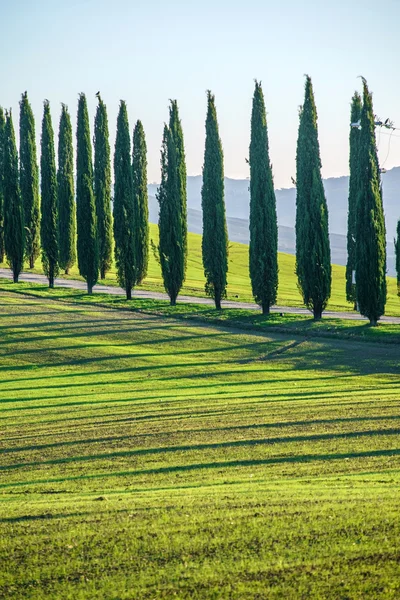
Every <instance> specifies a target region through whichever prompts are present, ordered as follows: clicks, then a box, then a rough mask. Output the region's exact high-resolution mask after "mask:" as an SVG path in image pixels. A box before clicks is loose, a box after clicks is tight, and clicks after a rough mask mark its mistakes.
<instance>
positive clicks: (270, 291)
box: [249, 81, 278, 314]
mask: <svg viewBox="0 0 400 600" xmlns="http://www.w3.org/2000/svg"><path fill="white" fill-rule="evenodd" d="M249 162H250V248H249V252H250V279H251V286H252V290H253V296H254V299H255V301H256V302H257V303H258V304H260V305H261V307H262V311H263V314H268V313H269V308H270V306H272V304H275V302H276V296H277V291H278V223H277V218H276V199H275V191H274V182H273V179H272V168H271V163H270V160H269V148H268V131H267V117H266V112H265V102H264V94H263V91H262V87H261V83H258V82H257V81H256V83H255V90H254V97H253V110H252V115H251V141H250V161H249Z"/></svg>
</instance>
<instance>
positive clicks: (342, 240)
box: [148, 167, 400, 275]
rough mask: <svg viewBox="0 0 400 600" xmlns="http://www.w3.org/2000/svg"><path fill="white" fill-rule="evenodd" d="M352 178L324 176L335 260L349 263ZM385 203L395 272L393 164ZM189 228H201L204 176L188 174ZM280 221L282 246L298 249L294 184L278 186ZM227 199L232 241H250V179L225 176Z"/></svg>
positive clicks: (153, 208)
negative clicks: (347, 235) (347, 258)
mask: <svg viewBox="0 0 400 600" xmlns="http://www.w3.org/2000/svg"><path fill="white" fill-rule="evenodd" d="M348 185H349V178H348V177H347V176H345V177H332V178H329V179H325V180H324V187H325V193H326V198H327V202H328V209H329V231H330V240H331V253H332V262H333V263H335V264H339V265H345V264H346V256H347V253H346V231H347V198H348ZM382 186H383V203H384V210H385V219H386V229H387V239H388V272H389V274H390V275H394V274H395V262H394V245H393V238H394V237H395V235H396V225H397V220H398V219H399V218H400V167H394V168H393V169H391V170H390V171H387V173H385V174H384V175H383V176H382ZM148 189H149V209H150V221H151V222H152V223H157V221H158V203H157V200H156V198H155V193H156V190H157V185H156V184H150V185H149V186H148ZM187 191H188V228H189V231H192V232H193V233H201V232H202V218H201V176H200V175H197V176H195V177H188V180H187ZM275 194H276V202H277V213H278V225H279V250H280V251H281V252H288V253H289V254H294V253H295V247H296V246H295V232H294V224H295V215H296V190H295V188H287V189H277V190H275ZM225 200H226V212H227V222H228V232H229V239H230V240H231V241H233V242H242V243H244V244H247V243H248V242H249V224H248V217H249V181H248V180H246V179H229V178H228V177H226V178H225Z"/></svg>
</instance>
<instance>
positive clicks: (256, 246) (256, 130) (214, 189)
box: [0, 76, 400, 325]
mask: <svg viewBox="0 0 400 600" xmlns="http://www.w3.org/2000/svg"><path fill="white" fill-rule="evenodd" d="M97 98H98V106H97V111H96V116H95V122H94V137H93V143H94V159H93V155H92V154H93V153H92V141H91V135H90V126H89V116H88V110H87V102H86V96H85V94H80V96H79V102H78V116H77V129H76V149H77V156H76V177H75V173H74V157H73V133H72V125H71V118H70V114H69V112H68V108H67V107H66V106H65V105H64V104H63V105H62V110H61V117H60V122H59V135H58V168H56V160H55V149H54V134H53V128H52V120H51V114H50V103H49V101H48V100H45V101H44V110H43V120H42V131H41V156H40V184H39V167H38V160H37V153H36V142H35V122H34V117H33V113H32V109H31V106H30V103H29V100H28V95H27V93H26V92H25V93H24V94H22V97H21V101H20V148H19V160H18V152H17V148H16V142H15V134H14V127H13V120H12V114H11V111H5V112H4V111H3V109H1V108H0V261H3V260H4V258H5V257H6V260H7V262H8V264H9V266H10V268H11V270H12V272H13V280H14V282H18V277H19V274H20V272H21V270H22V268H23V264H24V261H28V262H29V267H30V268H33V267H34V264H35V260H36V259H37V258H38V256H39V254H40V252H41V259H42V265H43V270H44V272H45V274H46V276H47V278H48V280H49V286H50V287H53V286H54V279H55V278H56V277H57V275H58V273H59V270H60V269H62V270H63V271H64V272H65V273H68V272H69V269H70V268H71V267H72V266H73V265H74V264H75V262H76V261H77V263H78V268H79V273H80V274H81V276H82V277H83V278H84V279H85V280H86V282H87V290H88V293H89V294H90V293H92V289H93V286H94V285H95V284H96V283H97V281H98V279H99V276H100V278H101V279H104V277H105V275H106V273H107V272H108V271H109V270H110V268H111V264H112V254H113V250H114V259H115V265H116V270H117V277H118V281H119V283H120V285H121V286H122V287H123V289H124V290H125V291H126V297H127V299H130V298H131V297H132V290H133V288H134V287H135V286H136V285H138V284H140V283H141V282H142V281H143V279H144V278H145V276H146V274H147V265H148V257H149V225H148V195H147V148H146V139H145V133H144V129H143V125H142V123H141V121H137V122H136V124H135V127H134V130H133V136H132V141H131V136H130V126H129V121H128V112H127V106H126V103H125V102H124V101H121V104H120V108H119V114H118V119H117V134H116V141H115V151H114V194H113V198H112V178H111V151H110V144H109V129H108V118H107V108H106V105H105V104H104V102H103V100H102V98H101V96H100V93H98V94H97ZM207 104H208V106H207V117H206V127H205V128H206V140H205V152H204V165H203V186H202V191H201V194H202V209H203V239H202V254H203V266H204V274H205V278H206V285H205V291H206V293H207V294H208V295H209V296H210V297H212V298H213V299H214V301H215V306H216V308H217V309H220V308H221V300H222V299H223V298H224V297H225V296H226V287H227V273H228V235H227V226H226V215H225V201H224V160H223V151H222V143H221V139H220V136H219V129H218V120H217V112H216V106H215V97H214V95H213V94H212V93H211V92H210V91H209V92H208V93H207ZM299 117H300V119H299V120H300V122H299V131H298V141H297V155H296V188H297V199H296V274H297V277H298V286H299V289H300V291H301V293H302V296H303V300H304V304H305V305H306V306H307V307H308V308H309V309H310V310H311V311H312V312H313V315H314V318H315V319H320V318H321V316H322V313H323V311H324V309H325V308H326V306H327V303H328V300H329V297H330V293H331V277H332V276H331V261H330V247H329V235H328V209H327V203H326V199H325V193H324V188H323V184H322V178H321V159H320V151H319V142H318V129H317V111H316V106H315V100H314V92H313V87H312V82H311V78H310V77H309V76H306V82H305V98H304V103H303V105H302V106H301V108H300V112H299ZM350 123H351V129H350V189H349V212H348V241H347V245H348V262H347V268H346V296H347V300H348V301H349V302H352V303H353V305H354V307H355V308H358V309H359V310H360V312H361V314H363V315H365V316H366V317H368V318H369V320H370V323H371V324H372V325H376V323H377V321H378V320H379V318H380V316H381V315H382V314H383V313H384V308H385V303H386V237H385V222H384V215H383V205H382V189H381V182H380V169H379V164H378V157H377V147H376V140H375V123H374V114H373V107H372V95H371V93H370V91H369V89H368V86H367V83H366V81H365V80H363V95H362V97H361V96H360V95H359V94H358V93H357V92H356V93H355V94H354V96H353V101H352V106H351V115H350ZM248 162H249V166H250V246H249V270H250V279H251V285H252V290H253V295H254V298H255V301H256V302H257V303H258V304H259V305H260V306H261V308H262V311H263V313H264V314H268V313H269V310H270V307H271V306H272V305H273V304H274V303H275V302H276V297H277V289H278V226H277V214H276V200H275V193H274V185H273V176H272V167H271V163H270V158H269V143H268V129H267V119H266V109H265V100H264V94H263V90H262V86H261V83H259V82H257V81H256V82H255V90H254V96H253V106H252V114H251V141H250V148H249V160H248ZM75 182H76V189H75ZM39 186H40V192H39ZM157 199H158V202H159V244H158V246H157V247H155V246H154V245H153V250H154V251H155V254H156V258H157V260H158V261H159V263H160V266H161V272H162V277H163V281H164V287H165V290H166V292H167V294H168V295H169V298H170V301H171V304H172V305H174V304H175V303H176V299H177V297H178V295H179V292H180V290H181V288H182V285H183V283H184V281H185V274H186V264H187V198H186V162H185V147H184V138H183V130H182V124H181V121H180V117H179V110H178V104H177V102H176V100H172V101H171V103H170V107H169V122H168V124H165V126H164V132H163V137H162V145H161V183H160V186H159V189H158V193H157ZM112 210H113V214H111V211H112ZM398 234H399V235H398V239H397V240H396V256H397V272H398V283H399V289H400V221H399V225H398Z"/></svg>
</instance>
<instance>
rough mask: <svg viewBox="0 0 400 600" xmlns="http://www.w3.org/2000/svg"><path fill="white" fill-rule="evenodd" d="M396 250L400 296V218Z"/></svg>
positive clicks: (398, 293) (399, 292) (395, 242)
mask: <svg viewBox="0 0 400 600" xmlns="http://www.w3.org/2000/svg"><path fill="white" fill-rule="evenodd" d="M394 249H395V252H396V275H397V295H398V296H400V220H399V221H397V237H396V238H395V240H394Z"/></svg>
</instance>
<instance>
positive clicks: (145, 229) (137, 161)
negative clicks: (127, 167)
mask: <svg viewBox="0 0 400 600" xmlns="http://www.w3.org/2000/svg"><path fill="white" fill-rule="evenodd" d="M132 186H133V223H134V231H135V271H136V281H135V283H136V284H139V283H141V282H142V281H143V279H144V278H145V277H146V275H147V266H148V262H149V207H148V192H147V147H146V138H145V135H144V129H143V125H142V123H141V121H138V122H137V123H136V126H135V129H134V131H133V154H132Z"/></svg>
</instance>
